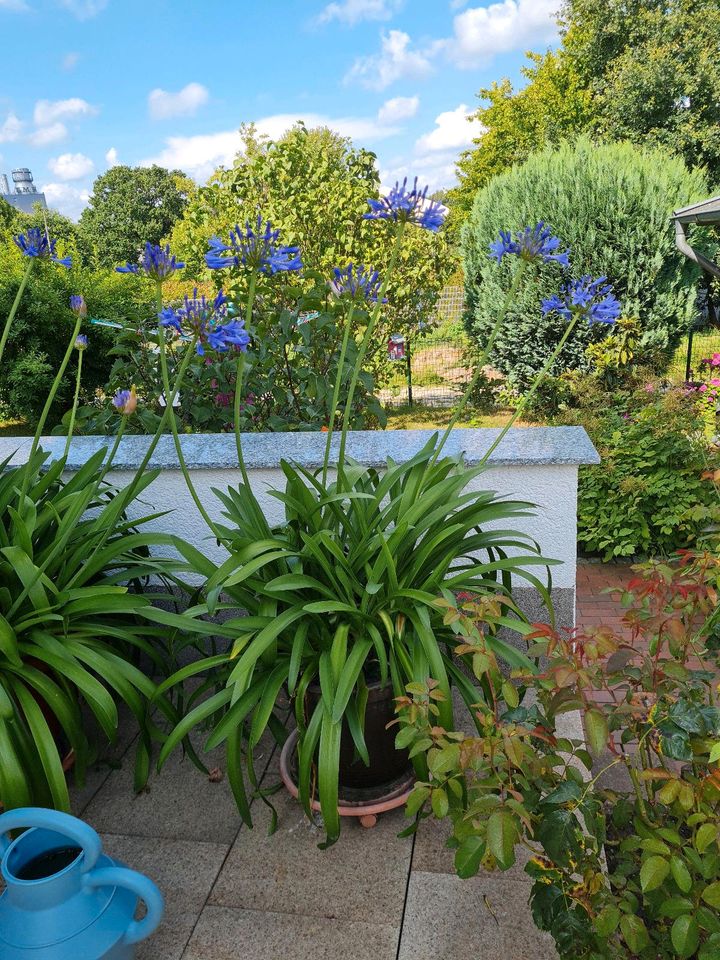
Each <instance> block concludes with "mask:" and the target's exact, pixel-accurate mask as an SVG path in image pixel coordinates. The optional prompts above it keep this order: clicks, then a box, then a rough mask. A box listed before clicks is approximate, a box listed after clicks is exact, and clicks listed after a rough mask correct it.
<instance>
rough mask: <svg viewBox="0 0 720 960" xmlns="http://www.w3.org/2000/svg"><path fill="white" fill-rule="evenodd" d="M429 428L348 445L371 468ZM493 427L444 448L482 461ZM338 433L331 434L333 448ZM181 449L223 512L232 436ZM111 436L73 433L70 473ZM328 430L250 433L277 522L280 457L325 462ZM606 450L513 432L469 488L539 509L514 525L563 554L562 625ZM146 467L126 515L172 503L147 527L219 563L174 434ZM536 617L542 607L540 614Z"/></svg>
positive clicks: (458, 434)
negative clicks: (583, 516)
mask: <svg viewBox="0 0 720 960" xmlns="http://www.w3.org/2000/svg"><path fill="white" fill-rule="evenodd" d="M432 433H433V431H431V430H388V431H372V430H364V431H354V432H351V433H350V434H349V435H348V444H347V453H348V455H349V456H350V457H352V458H353V459H355V460H358V461H360V462H361V463H364V464H367V465H368V466H383V465H384V464H385V463H386V462H387V459H388V457H391V458H392V459H393V460H395V461H403V460H406V459H409V458H410V457H412V456H413V455H414V454H415V453H417V452H418V450H420V449H421V448H422V446H424V444H425V443H427V441H428V440H429V438H430V437H431V436H432ZM497 433H498V431H496V430H486V429H481V430H467V429H459V430H454V431H453V433H452V435H451V436H450V438H449V440H448V443H447V445H446V447H445V450H446V452H447V453H448V454H457V453H462V454H463V456H464V459H465V462H466V463H467V464H468V465H472V464H477V463H479V462H480V460H481V459H482V457H483V455H484V454H485V452H486V451H487V450H488V448H489V447H490V445H491V443H492V442H493V440H494V439H495V437H496V436H497ZM338 440H339V438H338V437H333V447H334V452H335V453H336V452H337V445H338ZM149 443H150V438H149V437H139V436H128V437H123V439H122V440H121V442H120V446H119V449H118V453H117V456H116V458H115V462H114V465H113V469H112V471H111V472H110V474H109V475H108V479H110V480H111V481H112V482H113V483H115V484H117V485H118V486H124V485H125V484H126V483H127V482H128V481H129V479H130V478H131V477H132V474H133V471H134V470H135V469H136V468H137V467H138V466H139V465H140V463H141V461H142V459H143V456H144V454H145V452H146V451H147V448H148V445H149ZM181 443H182V449H183V454H184V456H185V459H186V462H187V465H188V467H189V469H190V470H191V471H192V478H193V482H194V484H195V487H196V489H197V491H198V493H199V495H200V496H201V497H202V499H203V503H204V505H205V508H206V509H207V511H208V513H209V514H210V516H211V517H213V518H218V519H221V516H220V514H221V504H220V502H219V500H218V499H217V497H215V496H214V494H213V493H212V488H213V487H216V488H219V489H221V490H224V489H226V488H227V487H228V486H233V485H237V483H238V482H239V481H240V472H239V470H238V468H237V455H236V450H235V440H234V437H233V436H232V435H228V434H192V435H188V436H184V437H182V438H181ZM111 444H112V438H111V437H110V438H108V437H95V436H93V437H75V438H74V439H73V440H72V442H71V444H70V453H69V457H68V462H67V471H68V472H72V471H73V470H77V469H79V467H81V466H82V465H83V464H84V463H86V462H87V460H88V458H89V457H90V456H91V455H92V454H93V453H95V452H96V451H97V450H99V449H100V448H103V447H105V448H108V447H109V446H110V445H111ZM64 445H65V438H64V437H44V438H43V440H42V447H43V449H45V450H48V451H49V452H50V453H51V456H52V457H53V458H55V457H59V456H61V455H62V453H63V449H64ZM324 448H325V437H324V435H323V434H321V433H272V434H268V433H265V434H257V433H256V434H245V435H244V436H243V452H244V456H245V462H246V466H247V469H248V472H249V475H250V482H251V485H252V487H253V489H254V491H255V493H256V495H257V497H258V499H259V501H260V503H261V505H262V507H263V510H264V511H265V514H266V516H267V517H268V520H269V521H270V522H271V523H276V522H281V521H282V519H283V516H284V513H283V504H282V503H281V502H280V501H279V500H277V499H276V498H275V497H273V496H272V495H271V494H270V493H269V491H270V490H271V489H273V488H274V489H283V486H284V476H283V474H282V471H281V470H280V466H279V464H280V461H281V460H283V459H284V460H290V461H294V462H297V463H299V464H301V465H302V466H305V467H308V468H310V469H312V468H316V467H319V466H321V465H322V459H323V453H324ZM29 449H30V439H29V438H0V461H3V460H5V459H6V458H7V457H9V456H11V455H12V460H11V463H22V462H24V461H25V459H26V457H27V455H28V452H29ZM599 462H600V458H599V457H598V454H597V452H596V450H595V448H594V447H593V445H592V443H591V442H590V439H589V437H588V436H587V434H586V433H585V430H584V429H583V428H582V427H532V428H516V429H512V430H510V431H509V432H508V433H507V435H506V436H505V437H504V438H503V441H502V442H501V443H500V444H499V445H498V447H497V449H496V450H494V451H493V453H492V455H491V456H490V458H489V459H488V463H487V469H486V470H485V471H484V472H483V474H482V475H481V476H479V477H477V478H476V479H475V480H474V481H473V482H472V484H471V485H470V488H469V489H485V490H494V491H496V492H497V493H498V494H500V495H501V496H503V497H507V498H510V499H520V500H526V501H530V502H532V503H533V504H535V507H536V510H535V514H534V516H533V517H530V518H523V519H521V520H518V521H517V522H516V525H517V526H518V527H519V528H520V529H522V531H523V532H524V533H526V534H529V535H530V536H531V537H533V538H534V539H535V540H536V541H537V542H538V543H539V544H540V547H541V549H542V552H543V555H544V556H546V557H548V558H552V559H555V560H559V561H560V563H559V564H558V565H557V566H555V567H553V569H552V580H553V598H554V601H555V605H556V610H557V614H558V620H559V622H560V623H563V624H566V625H571V624H573V623H574V614H575V566H576V534H577V473H578V467H579V466H580V465H581V464H595V463H599ZM149 466H150V467H151V468H160V470H161V473H160V475H159V476H158V478H157V479H156V480H155V481H154V482H153V483H152V484H151V485H150V486H149V487H148V488H147V489H146V490H145V491H143V493H142V496H141V502H136V503H135V504H134V505H133V511H134V514H133V512H132V511H131V513H130V516H131V517H132V516H133V515H135V516H141V515H143V514H150V513H155V512H157V511H162V510H169V511H171V512H170V513H169V514H168V515H166V516H164V517H161V518H159V519H157V520H154V521H152V522H151V523H150V524H148V525H147V529H150V528H152V529H156V530H162V531H164V532H170V533H174V534H177V535H178V536H181V537H183V538H184V539H185V540H188V541H190V542H191V543H193V544H194V545H195V546H196V547H199V548H200V549H201V550H202V551H203V553H205V554H206V555H207V556H208V557H210V558H211V559H212V560H213V561H215V562H221V561H222V560H223V559H224V557H225V556H226V553H225V550H224V548H222V547H219V546H218V545H217V543H216V541H215V540H213V538H212V537H211V536H209V534H208V530H207V527H206V525H205V523H204V522H203V520H202V517H201V516H200V514H199V513H198V510H197V508H196V507H195V504H194V503H193V501H192V499H191V497H190V494H189V493H188V491H187V488H186V485H185V481H184V479H183V476H182V473H181V472H180V469H179V466H178V460H177V455H176V452H175V448H174V445H173V440H172V437H170V436H164V437H162V438H161V440H160V443H159V444H158V446H157V449H156V450H155V452H154V454H153V456H152V459H151V460H150V464H149ZM535 571H536V572H537V568H535ZM519 599H520V601H521V603H522V605H523V606H524V607H526V610H527V612H528V614H529V615H531V616H532V615H533V611H534V610H535V609H536V607H537V603H536V600H535V598H534V591H533V590H529V589H523V590H521V591H520V592H519ZM539 615H540V613H539V611H538V616H539Z"/></svg>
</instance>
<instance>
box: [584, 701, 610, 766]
mask: <svg viewBox="0 0 720 960" xmlns="http://www.w3.org/2000/svg"><path fill="white" fill-rule="evenodd" d="M585 732H586V734H587V738H588V744H589V746H590V749H591V750H592V752H593V753H594V754H595V755H596V756H597V755H598V754H600V753H602V751H603V750H605V748H606V747H607V742H608V725H607V720H606V719H605V715H604V714H603V713H601V711H600V710H597V709H595V708H594V707H593V708H592V709H591V710H588V711H587V713H586V714H585Z"/></svg>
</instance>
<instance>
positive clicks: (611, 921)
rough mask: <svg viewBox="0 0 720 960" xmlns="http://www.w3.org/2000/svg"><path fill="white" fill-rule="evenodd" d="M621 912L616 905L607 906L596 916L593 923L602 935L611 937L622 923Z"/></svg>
mask: <svg viewBox="0 0 720 960" xmlns="http://www.w3.org/2000/svg"><path fill="white" fill-rule="evenodd" d="M620 917H621V913H620V911H619V910H618V908H617V907H615V906H612V905H610V906H607V907H605V908H604V909H603V910H601V911H600V913H599V914H598V915H597V916H596V917H595V920H594V921H593V924H594V926H595V929H596V931H597V932H598V934H599V935H600V936H601V937H609V936H610V935H611V934H613V933H615V931H616V930H617V927H618V924H619V923H620Z"/></svg>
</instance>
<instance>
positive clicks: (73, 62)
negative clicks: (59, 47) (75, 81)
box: [60, 50, 80, 70]
mask: <svg viewBox="0 0 720 960" xmlns="http://www.w3.org/2000/svg"><path fill="white" fill-rule="evenodd" d="M79 59H80V54H79V53H76V52H75V51H74V50H71V51H70V53H66V54H65V56H64V57H63V58H62V60H61V62H60V66H61V67H62V68H63V70H74V69H75V67H76V66H77V62H78V60H79Z"/></svg>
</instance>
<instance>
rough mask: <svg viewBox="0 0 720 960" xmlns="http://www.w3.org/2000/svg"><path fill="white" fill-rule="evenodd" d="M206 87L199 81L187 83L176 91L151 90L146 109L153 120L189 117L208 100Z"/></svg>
mask: <svg viewBox="0 0 720 960" xmlns="http://www.w3.org/2000/svg"><path fill="white" fill-rule="evenodd" d="M208 97H209V93H208V90H207V87H204V86H203V85H202V84H201V83H188V84H187V86H185V87H183V88H182V90H178V92H177V93H169V92H168V91H167V90H161V89H160V88H159V87H158V88H157V89H156V90H151V91H150V93H149V94H148V109H149V111H150V116H151V117H153V119H155V120H165V119H167V118H168V117H189V116H192V114H194V113H196V112H197V110H198V109H199V108H200V107H202V106H203V105H204V104H206V103H207V102H208Z"/></svg>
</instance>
